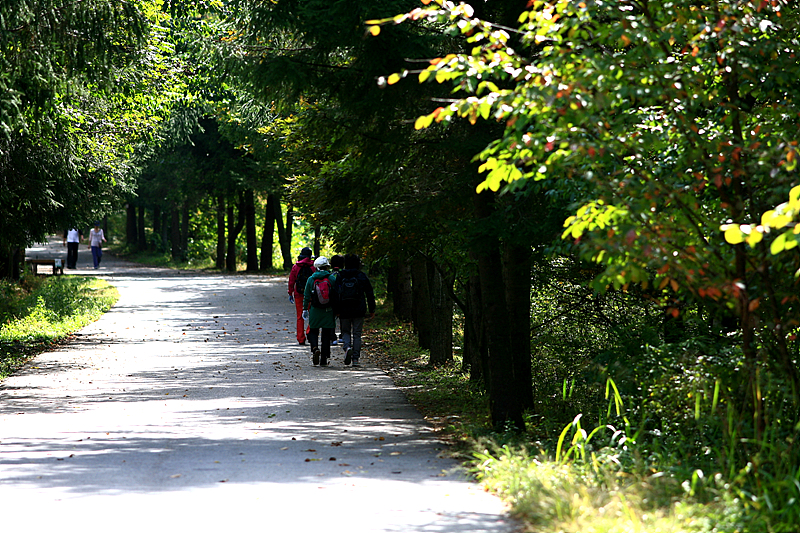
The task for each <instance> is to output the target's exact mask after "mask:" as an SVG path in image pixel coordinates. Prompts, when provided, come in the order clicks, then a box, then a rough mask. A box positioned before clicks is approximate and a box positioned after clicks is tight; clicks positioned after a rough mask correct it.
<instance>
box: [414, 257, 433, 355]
mask: <svg viewBox="0 0 800 533" xmlns="http://www.w3.org/2000/svg"><path fill="white" fill-rule="evenodd" d="M411 291H412V298H413V302H414V305H413V312H412V314H413V320H414V331H416V333H417V342H418V343H419V347H420V348H422V349H425V350H427V349H429V348H430V347H431V341H432V339H431V336H432V331H431V328H432V325H431V321H432V318H431V298H430V290H429V289H428V267H427V263H426V261H425V258H423V257H421V256H415V257H414V258H412V259H411Z"/></svg>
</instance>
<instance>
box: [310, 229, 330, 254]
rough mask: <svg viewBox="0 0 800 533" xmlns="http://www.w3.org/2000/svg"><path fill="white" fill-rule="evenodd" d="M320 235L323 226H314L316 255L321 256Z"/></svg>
mask: <svg viewBox="0 0 800 533" xmlns="http://www.w3.org/2000/svg"><path fill="white" fill-rule="evenodd" d="M320 237H322V228H321V227H319V226H314V257H319V252H320V246H321V245H320V242H319V241H320ZM329 259H330V258H329Z"/></svg>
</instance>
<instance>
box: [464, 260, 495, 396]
mask: <svg viewBox="0 0 800 533" xmlns="http://www.w3.org/2000/svg"><path fill="white" fill-rule="evenodd" d="M470 255H473V254H472V253H470ZM473 259H474V260H475V261H476V262H477V258H475V257H473ZM466 293H467V297H466V298H467V309H466V311H465V312H464V360H463V362H462V365H463V367H464V369H465V370H466V369H467V368H468V369H469V379H470V381H473V382H482V383H483V384H484V385H485V386H487V387H488V384H489V376H490V369H489V351H488V350H487V347H486V327H485V322H484V320H483V312H482V310H483V303H482V302H481V284H480V277H479V276H478V275H477V274H475V275H472V276H470V277H469V279H468V280H467V287H466Z"/></svg>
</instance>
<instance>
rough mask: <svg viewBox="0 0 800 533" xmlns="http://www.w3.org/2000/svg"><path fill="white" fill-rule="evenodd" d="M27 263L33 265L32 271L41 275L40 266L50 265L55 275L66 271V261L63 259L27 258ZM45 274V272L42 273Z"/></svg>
mask: <svg viewBox="0 0 800 533" xmlns="http://www.w3.org/2000/svg"><path fill="white" fill-rule="evenodd" d="M25 264H26V265H30V266H31V271H33V273H34V274H35V275H39V274H40V272H39V267H40V266H49V267H50V269H51V273H52V274H53V275H56V274H63V273H64V263H63V262H62V261H61V259H25ZM41 274H42V275H44V272H42V273H41Z"/></svg>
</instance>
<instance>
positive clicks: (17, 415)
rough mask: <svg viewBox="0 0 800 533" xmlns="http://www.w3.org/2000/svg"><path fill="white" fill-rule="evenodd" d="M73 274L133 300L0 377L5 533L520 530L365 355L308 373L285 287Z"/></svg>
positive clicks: (48, 249) (271, 282) (137, 269)
mask: <svg viewBox="0 0 800 533" xmlns="http://www.w3.org/2000/svg"><path fill="white" fill-rule="evenodd" d="M28 252H29V253H28V255H29V256H33V255H37V254H38V255H40V256H42V257H44V256H47V254H52V253H61V254H64V253H65V252H64V249H63V248H62V247H61V243H60V240H58V241H53V242H51V243H50V244H49V245H47V246H41V247H38V248H37V247H34V248H31V249H29V250H28ZM87 266H88V267H89V268H88V270H82V267H83V268H84V269H85V268H86V267H87ZM67 272H69V273H76V274H91V275H98V276H103V277H106V278H107V279H109V280H110V281H111V283H113V284H114V285H115V286H116V287H117V288H118V289H119V291H120V294H121V298H120V300H119V302H118V303H117V305H116V306H114V307H113V308H112V309H111V310H110V311H109V312H108V313H107V314H106V315H105V316H104V317H102V318H101V319H100V320H99V321H97V322H95V323H94V324H91V325H90V326H88V327H86V328H84V329H83V330H81V331H80V332H79V333H78V334H77V335H76V337H75V340H74V341H73V342H71V343H69V345H67V346H65V347H63V348H61V349H58V350H56V351H53V352H50V353H45V354H42V355H40V356H38V357H37V358H36V359H34V360H33V361H32V362H31V363H30V364H28V365H27V366H26V367H25V368H24V369H22V370H21V371H20V372H18V373H17V374H16V375H14V376H12V377H10V378H8V379H7V380H5V381H4V382H2V383H0V505H2V508H3V516H2V517H1V518H0V524H2V529H3V530H4V531H9V532H12V531H22V530H24V531H27V532H38V531H48V532H51V531H53V532H54V531H59V532H62V531H81V532H92V531H112V532H120V531H152V532H162V531H168V530H170V529H171V528H182V529H185V530H188V531H197V532H204V531H223V530H227V531H231V530H235V529H232V528H245V529H244V530H246V531H267V532H284V531H286V532H289V531H291V532H306V531H308V532H312V531H314V532H316V531H325V532H336V531H348V532H384V531H385V532H415V531H420V532H421V531H435V532H467V531H470V532H472V531H487V532H510V531H513V530H514V526H513V523H512V521H511V520H509V519H508V517H507V516H506V515H505V513H504V510H503V506H502V505H501V503H500V501H499V500H498V499H497V498H495V497H493V496H491V495H489V494H488V493H486V492H484V491H483V490H482V489H481V488H480V486H478V485H477V484H475V483H471V482H469V481H467V480H466V477H465V476H464V474H463V473H461V472H459V471H458V469H457V464H456V463H455V462H453V461H452V460H449V459H446V458H443V457H441V456H440V452H441V449H442V448H443V446H442V444H441V443H439V442H437V441H436V439H435V437H434V435H433V434H432V433H431V431H430V429H429V427H428V426H427V425H426V423H425V421H424V420H423V419H422V418H421V416H420V415H419V413H417V412H416V410H415V409H414V408H413V407H411V406H410V405H409V404H408V403H407V402H406V400H405V398H404V397H403V395H402V394H401V393H400V392H399V391H398V390H397V389H396V388H394V386H393V385H392V382H391V380H390V379H389V378H388V377H387V376H386V375H385V374H384V373H383V372H381V371H380V370H379V369H378V368H376V367H375V366H373V365H371V364H370V359H369V353H368V347H367V352H366V353H365V355H364V356H363V357H362V362H363V363H365V364H364V365H363V366H361V367H360V368H350V367H345V366H344V365H343V364H342V356H341V351H340V350H336V349H334V351H333V353H334V354H335V358H334V360H333V363H332V366H331V367H328V368H320V367H313V366H312V365H311V358H310V354H309V353H308V351H307V350H308V348H307V347H303V346H299V345H297V343H296V340H295V339H294V332H293V331H292V326H293V323H294V320H293V312H294V307H293V305H292V304H290V303H289V302H288V300H287V298H286V289H285V286H286V278H285V277H268V276H251V275H248V276H243V275H236V276H230V275H220V274H208V273H187V272H176V271H170V270H167V269H156V268H146V267H141V266H137V265H133V264H129V263H125V262H122V261H119V260H116V259H115V258H113V257H112V256H110V255H109V254H106V256H105V257H104V260H103V263H102V264H101V267H100V269H98V270H93V269H91V256H90V254H89V251H88V250H87V249H86V247H85V246H82V249H81V251H80V259H79V264H78V270H71V271H67Z"/></svg>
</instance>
